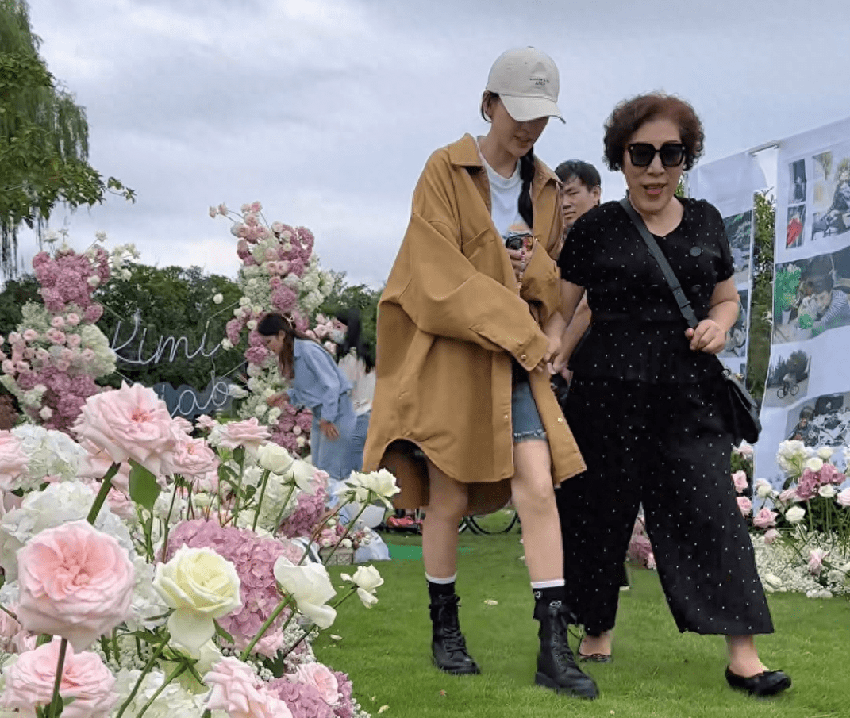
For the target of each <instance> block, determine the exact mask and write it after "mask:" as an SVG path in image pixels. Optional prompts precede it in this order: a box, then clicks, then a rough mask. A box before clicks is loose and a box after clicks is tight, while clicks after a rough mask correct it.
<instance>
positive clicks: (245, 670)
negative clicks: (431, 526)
mask: <svg viewBox="0 0 850 718" xmlns="http://www.w3.org/2000/svg"><path fill="white" fill-rule="evenodd" d="M198 424H199V427H200V428H199V429H198V430H197V431H199V432H200V433H201V434H202V435H201V436H192V435H191V433H190V432H191V431H192V427H191V425H189V424H188V422H185V421H182V420H179V419H171V418H170V416H169V415H168V411H167V409H166V407H165V404H164V403H163V402H162V401H161V400H160V399H159V398H158V397H157V396H156V394H155V393H154V392H153V391H152V390H150V389H146V388H144V387H141V386H139V385H134V386H122V387H121V388H120V389H112V390H107V391H104V392H102V393H98V394H95V395H93V396H91V397H89V398H88V399H87V400H86V402H85V404H84V405H83V407H82V411H81V412H80V415H79V417H78V419H77V420H76V422H75V424H74V426H73V427H72V433H73V437H74V438H72V437H71V436H68V435H67V434H64V433H61V432H58V431H55V430H51V429H47V428H45V427H38V426H29V425H24V426H20V427H17V428H15V429H14V430H13V431H0V490H2V502H3V511H2V512H1V513H2V516H0V568H2V572H3V576H2V578H3V584H2V587H0V667H1V668H2V674H0V691H2V692H0V716H3V717H4V718H5V717H6V716H29V717H36V718H57V717H58V716H60V715H61V716H64V718H141V717H142V716H147V717H148V718H151V716H155V717H160V718H164V717H165V716H174V715H176V716H184V715H185V716H201V717H202V718H225V717H228V716H229V717H230V718H272V717H273V716H274V717H275V718H281V717H282V718H308V717H309V718H312V717H313V716H320V717H321V718H363V717H364V716H366V715H367V714H366V713H364V712H363V710H362V709H361V708H360V706H359V705H358V703H357V701H356V700H355V699H354V698H353V696H352V686H351V682H350V681H349V679H348V678H347V676H345V675H344V674H343V673H340V672H336V671H333V670H332V669H330V668H329V667H327V666H325V665H323V664H322V663H320V662H318V661H317V660H316V658H315V656H314V654H313V651H312V648H311V643H312V640H313V638H314V637H315V635H316V633H317V632H318V631H320V630H324V629H327V628H329V627H330V626H331V625H332V623H333V621H334V619H335V617H336V607H337V606H338V605H339V603H340V602H341V601H343V600H345V599H347V598H348V597H350V596H353V595H355V594H356V595H357V596H358V597H359V598H360V600H361V602H362V603H363V604H364V606H366V607H370V606H372V605H373V604H374V603H375V602H376V601H377V597H376V590H377V588H378V587H379V586H380V585H381V584H382V583H383V580H382V579H381V577H380V574H379V573H378V571H377V570H376V569H375V568H373V567H371V566H359V567H357V570H356V571H355V572H354V573H353V574H352V575H348V574H342V575H341V577H340V578H341V580H342V581H343V582H344V583H345V586H344V588H343V589H342V590H341V592H340V593H339V594H338V593H337V590H338V589H337V588H335V587H334V585H333V582H332V580H331V578H330V576H329V575H328V573H327V571H326V569H325V567H324V565H322V563H320V562H318V561H317V560H316V556H317V555H318V552H319V548H320V543H319V540H320V537H321V540H322V543H324V538H325V537H326V536H328V532H329V531H330V533H331V534H332V535H333V536H335V537H336V539H335V540H336V544H335V545H333V546H331V547H330V552H331V553H333V551H334V550H335V548H336V546H339V545H340V544H341V543H344V542H346V541H352V540H353V539H352V535H353V534H352V532H357V531H358V530H359V524H358V521H359V518H360V515H361V514H362V512H363V509H362V508H359V507H360V506H363V507H365V506H368V505H369V504H370V503H374V502H376V501H377V502H381V503H383V504H384V505H388V504H389V503H390V499H391V497H392V496H393V495H394V494H395V493H396V492H397V491H398V488H397V487H396V485H395V480H394V478H393V477H392V475H390V474H389V473H388V472H386V471H381V472H377V473H375V474H356V473H355V474H352V476H351V477H350V479H349V480H348V481H347V482H345V484H343V485H342V487H341V488H340V489H339V491H338V498H339V508H338V509H337V511H335V512H328V511H326V510H325V508H324V507H325V501H326V499H327V476H326V475H325V474H324V472H321V471H319V470H317V469H316V468H315V467H313V466H312V465H310V464H309V463H307V462H305V461H302V460H300V459H296V458H293V457H292V456H291V455H290V454H289V453H288V452H287V451H286V449H284V448H283V447H281V446H279V445H277V444H275V443H273V442H271V441H269V436H270V434H269V430H268V428H267V427H265V426H263V425H261V424H260V423H259V422H258V421H257V419H256V418H251V419H247V420H244V421H235V422H230V423H228V424H219V423H218V422H216V421H214V420H212V419H210V418H209V417H202V418H201V419H200V420H199V422H198ZM354 503H356V504H358V506H353V504H354ZM344 506H348V510H350V511H351V510H352V509H353V510H354V513H355V514H356V515H354V516H353V519H352V521H350V522H349V523H348V525H347V526H346V527H345V528H343V529H342V530H340V525H339V522H338V521H337V517H338V513H339V510H340V509H342V507H344Z"/></svg>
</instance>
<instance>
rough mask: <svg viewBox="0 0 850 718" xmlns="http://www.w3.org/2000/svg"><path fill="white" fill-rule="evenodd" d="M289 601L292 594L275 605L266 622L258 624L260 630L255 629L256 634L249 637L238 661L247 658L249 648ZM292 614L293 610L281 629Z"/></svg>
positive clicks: (287, 622) (293, 613)
mask: <svg viewBox="0 0 850 718" xmlns="http://www.w3.org/2000/svg"><path fill="white" fill-rule="evenodd" d="M291 602H292V596H287V597H286V598H284V599H283V600H282V601H281V602H280V603H279V604H278V605H277V607H276V608H275V610H274V611H272V612H271V615H270V616H269V617H268V618H267V619H266V622H265V623H264V624H263V625H262V626H260V630H259V631H257V635H256V636H254V637H253V638H252V639H251V642H250V643H249V644H248V645H247V646H246V647H245V650H244V651H242V655H240V656H239V660H240V661H245V660H247V659H248V656H249V655H250V653H251V649H252V648H253V647H254V646H256V645H257V642H258V641H259V640H260V639H261V638H262V637H263V635H264V634H265V632H266V631H268V630H269V626H271V625H272V623H274V621H275V619H276V618H277V617H278V616H279V615H280V614H281V612H282V611H283V609H284V608H286V607H287V606H288V605H289V604H290V603H291ZM294 615H295V612H294V611H293V612H292V613H291V614H290V615H289V618H288V619H287V620H286V623H285V624H284V625H283V628H282V629H281V630H283V629H284V628H286V627H287V626H288V625H289V622H290V621H291V620H292V616H294Z"/></svg>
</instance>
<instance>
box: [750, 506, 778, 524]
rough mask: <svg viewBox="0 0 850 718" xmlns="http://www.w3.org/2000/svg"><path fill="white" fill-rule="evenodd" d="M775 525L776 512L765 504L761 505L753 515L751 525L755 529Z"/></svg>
mask: <svg viewBox="0 0 850 718" xmlns="http://www.w3.org/2000/svg"><path fill="white" fill-rule="evenodd" d="M775 525H776V512H775V511H771V510H770V509H769V508H767V506H763V507H762V508H761V509H760V510H759V512H758V513H757V514H756V515H755V516H753V526H755V527H756V528H757V529H769V528H770V527H771V526H775Z"/></svg>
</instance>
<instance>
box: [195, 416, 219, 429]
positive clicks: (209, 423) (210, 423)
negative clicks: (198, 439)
mask: <svg viewBox="0 0 850 718" xmlns="http://www.w3.org/2000/svg"><path fill="white" fill-rule="evenodd" d="M216 424H218V422H217V421H216V420H215V419H213V418H212V417H211V416H208V415H207V414H201V415H200V416H199V417H198V418H196V419H195V426H197V427H198V428H199V429H203V430H204V431H209V430H210V429H212V428H213V427H214V426H215V425H216Z"/></svg>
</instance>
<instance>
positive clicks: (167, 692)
mask: <svg viewBox="0 0 850 718" xmlns="http://www.w3.org/2000/svg"><path fill="white" fill-rule="evenodd" d="M140 675H141V671H140V670H127V669H122V670H121V671H119V672H118V675H117V676H116V680H115V687H114V691H115V692H116V693H117V694H118V695H119V696H120V699H119V701H118V705H121V704H122V703H123V702H124V701H125V700H126V699H127V697H128V696H129V695H130V692H131V691H132V690H133V687H134V686H135V685H136V682H137V681H138V680H139V676H140ZM164 682H165V675H164V674H163V673H162V671H159V670H153V671H151V672H150V673H148V675H146V676H145V677H144V679H143V680H142V685H141V688H140V689H139V691H138V693H136V695H135V696H134V697H133V700H132V701H131V702H130V704H129V705H128V707H127V711H126V712H125V713H124V715H125V716H135V715H138V714H139V712H140V711H141V710H142V707H143V706H145V704H146V703H147V702H148V701H149V700H150V699H151V698H153V695H154V694H155V693H156V692H157V690H158V689H159V688H160V686H162V684H163V683H164ZM205 700H206V693H204V692H199V693H193V692H192V691H190V690H189V689H188V688H187V687H186V686H184V685H183V683H181V682H180V681H172V682H171V683H169V684H168V685H167V686H166V687H165V688H164V689H163V691H162V693H160V694H159V695H158V696H157V697H156V700H154V702H153V703H151V705H150V706H148V708H147V710H146V711H145V718H175V716H200V715H201V714H202V713H203V712H204V702H205ZM212 717H213V718H227V713H226V712H225V711H221V710H214V711H213V712H212Z"/></svg>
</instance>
